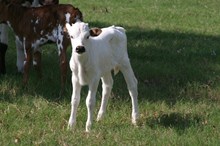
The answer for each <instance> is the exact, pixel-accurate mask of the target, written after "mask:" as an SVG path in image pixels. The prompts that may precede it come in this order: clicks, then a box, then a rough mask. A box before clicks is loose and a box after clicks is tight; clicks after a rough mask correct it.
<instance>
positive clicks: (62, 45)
mask: <svg viewBox="0 0 220 146" xmlns="http://www.w3.org/2000/svg"><path fill="white" fill-rule="evenodd" d="M61 31H62V30H60V32H59V35H58V36H59V37H58V38H60V39H58V40H57V48H58V54H59V57H60V74H61V91H60V94H61V96H62V94H63V92H64V87H65V83H66V78H67V67H68V60H67V54H66V50H67V47H68V45H69V43H70V40H69V39H67V37H66V36H65V35H63V34H62V33H61ZM61 38H63V39H61Z"/></svg>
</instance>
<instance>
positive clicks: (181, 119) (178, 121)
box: [146, 112, 202, 135]
mask: <svg viewBox="0 0 220 146" xmlns="http://www.w3.org/2000/svg"><path fill="white" fill-rule="evenodd" d="M146 121H147V123H146V124H147V125H148V126H150V127H151V128H157V127H164V128H171V129H174V130H176V131H177V133H178V134H180V135H181V134H183V133H184V132H185V130H187V129H189V128H190V127H193V128H195V126H200V125H201V124H202V119H201V116H199V115H192V114H181V113H175V112H174V113H170V114H164V113H163V114H160V115H155V116H154V117H150V118H148V119H146Z"/></svg>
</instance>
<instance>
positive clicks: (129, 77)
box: [120, 61, 138, 125]
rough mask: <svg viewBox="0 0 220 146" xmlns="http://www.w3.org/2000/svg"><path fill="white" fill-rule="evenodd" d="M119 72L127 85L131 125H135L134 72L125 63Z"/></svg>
mask: <svg viewBox="0 0 220 146" xmlns="http://www.w3.org/2000/svg"><path fill="white" fill-rule="evenodd" d="M120 70H121V72H122V74H123V76H124V78H125V81H126V83H127V87H128V91H129V94H130V96H131V102H132V114H131V116H132V123H133V124H134V125H136V124H137V119H138V99H137V97H138V91H137V79H136V78H135V75H134V72H133V70H132V67H131V64H130V62H129V61H127V62H126V63H125V64H124V65H123V66H122V67H121V69H120Z"/></svg>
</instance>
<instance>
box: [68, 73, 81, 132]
mask: <svg viewBox="0 0 220 146" xmlns="http://www.w3.org/2000/svg"><path fill="white" fill-rule="evenodd" d="M80 91H81V85H80V84H79V82H78V81H77V79H76V78H75V76H74V75H73V74H72V98H71V113H70V118H69V123H68V129H72V128H74V125H75V124H76V113H77V107H78V105H79V102H80Z"/></svg>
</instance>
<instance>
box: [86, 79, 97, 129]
mask: <svg viewBox="0 0 220 146" xmlns="http://www.w3.org/2000/svg"><path fill="white" fill-rule="evenodd" d="M98 84H99V79H98V78H95V77H94V78H93V79H92V81H91V82H90V84H89V92H88V95H87V97H86V106H87V114H88V115H87V121H86V132H89V131H90V129H91V125H92V119H93V110H94V106H95V101H96V92H97V88H98Z"/></svg>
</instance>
